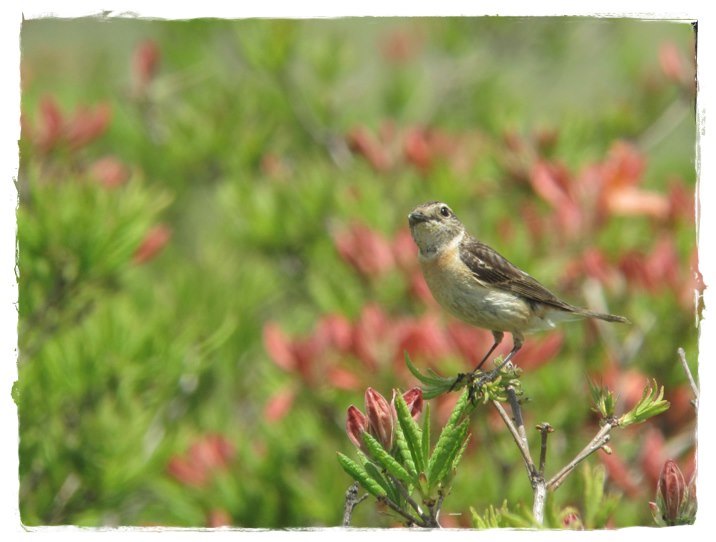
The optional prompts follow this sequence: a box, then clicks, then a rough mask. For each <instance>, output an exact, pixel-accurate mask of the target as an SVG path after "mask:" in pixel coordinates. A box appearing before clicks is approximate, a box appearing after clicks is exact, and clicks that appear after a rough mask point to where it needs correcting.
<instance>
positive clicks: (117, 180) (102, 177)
mask: <svg viewBox="0 0 716 542" xmlns="http://www.w3.org/2000/svg"><path fill="white" fill-rule="evenodd" d="M89 174H90V176H91V177H92V178H93V179H95V180H97V181H98V182H99V183H101V184H102V185H103V186H105V187H106V188H114V187H116V186H120V185H122V184H124V183H125V182H127V179H129V175H130V172H129V168H128V167H127V166H126V165H124V164H123V163H122V162H121V161H120V160H119V159H118V158H116V157H114V156H104V157H103V158H100V159H99V160H96V161H95V162H94V163H92V165H91V166H90V170H89Z"/></svg>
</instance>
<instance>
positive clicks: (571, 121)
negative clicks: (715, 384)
mask: <svg viewBox="0 0 716 542" xmlns="http://www.w3.org/2000/svg"><path fill="white" fill-rule="evenodd" d="M21 40H22V41H21V45H22V62H21V64H22V65H21V69H22V140H21V141H20V149H21V166H20V175H19V181H18V190H19V193H20V209H19V212H18V224H19V226H18V228H19V229H18V240H19V288H20V306H19V311H20V322H19V346H20V357H19V381H18V383H17V384H16V386H15V388H14V396H15V399H16V402H17V404H18V410H19V421H20V449H19V455H20V486H21V487H20V495H19V502H20V511H21V517H22V521H23V523H25V524H27V525H48V524H51V525H54V524H76V525H90V526H98V525H108V526H116V525H177V526H207V525H208V526H215V525H224V524H226V525H235V526H243V527H272V528H278V527H288V526H331V525H337V524H339V523H340V521H341V518H342V512H343V498H344V493H345V491H346V489H347V487H348V485H349V483H350V480H349V478H348V477H347V475H345V474H344V473H343V472H342V470H341V469H340V467H339V466H338V463H337V461H336V459H335V452H336V451H337V450H340V451H343V452H346V453H352V450H351V444H350V442H349V441H348V439H347V438H346V435H345V431H344V424H345V412H346V408H347V407H348V405H349V404H356V405H357V406H358V407H359V408H361V409H362V408H363V393H364V391H365V388H366V387H367V386H372V387H373V388H375V389H376V390H378V391H379V392H381V393H383V394H384V395H386V396H387V397H390V393H391V388H393V387H398V388H401V389H403V390H405V389H407V388H408V387H410V386H412V385H414V384H415V381H414V380H413V379H412V378H411V377H410V375H409V373H408V372H407V371H406V369H405V367H404V365H403V362H402V355H403V351H404V350H407V351H408V352H409V353H410V354H411V357H412V358H413V359H414V360H415V361H416V363H417V364H418V365H419V366H420V367H423V368H424V367H427V366H431V367H433V368H434V369H435V370H437V371H438V372H440V373H442V374H446V375H447V374H451V373H454V372H458V371H460V370H465V369H466V368H468V367H470V366H471V365H472V364H473V363H474V360H475V359H479V358H480V357H481V355H482V353H483V352H484V351H485V350H486V349H487V347H489V345H490V341H491V337H490V335H489V333H483V332H481V331H479V330H473V329H471V328H468V327H467V326H463V325H461V324H459V323H457V322H455V321H453V320H451V319H450V318H448V317H447V316H446V315H445V314H444V313H443V311H441V310H440V309H439V308H438V307H436V306H435V304H434V302H433V301H432V299H431V296H430V294H429V293H428V292H427V291H426V289H425V285H424V283H423V282H422V279H421V278H420V275H419V271H418V269H417V267H416V254H415V249H414V247H413V244H412V240H411V239H410V238H409V235H408V233H407V224H406V216H407V213H408V212H409V211H410V210H411V209H412V207H414V206H415V205H416V204H418V203H421V202H423V201H426V200H432V199H439V200H442V201H445V202H447V203H448V204H450V205H451V206H452V208H453V209H454V210H455V212H456V213H457V215H458V216H460V217H461V219H462V220H463V221H464V222H465V223H466V225H467V226H468V228H469V229H470V231H471V232H473V233H474V234H476V235H477V236H478V237H480V238H481V239H482V240H483V241H485V242H487V243H488V244H491V245H492V246H494V247H495V248H496V249H497V250H499V251H500V252H501V253H502V254H504V255H505V256H506V257H508V258H509V259H510V260H511V261H513V262H514V263H515V264H517V265H519V266H521V267H523V268H524V269H526V270H527V271H528V272H530V273H531V274H532V275H534V276H535V277H537V278H538V279H539V280H541V281H542V282H543V283H545V285H547V286H548V287H550V288H551V289H553V290H555V291H556V292H557V293H559V294H560V295H561V296H563V297H565V298H566V299H568V300H570V301H572V302H574V303H575V304H581V305H588V306H590V307H592V308H595V309H608V310H609V311H610V312H613V313H617V314H623V315H626V316H628V317H629V318H630V320H631V321H632V322H633V325H632V326H628V327H626V326H604V327H596V326H594V325H591V324H589V323H585V324H580V323H573V324H569V325H567V326H565V327H564V328H562V329H561V330H558V331H555V332H551V333H545V334H539V335H535V336H531V337H530V338H529V339H528V342H527V344H526V346H525V349H524V350H523V352H521V353H520V355H519V356H518V357H517V363H518V364H519V365H520V366H522V367H523V368H524V369H525V374H524V377H523V384H524V388H525V391H526V393H527V395H528V396H529V398H530V402H529V403H528V404H527V405H526V406H525V415H526V421H527V427H528V429H529V428H531V427H533V426H534V425H535V424H536V423H539V422H543V421H548V422H550V423H551V424H552V426H554V427H555V429H556V432H555V434H554V435H553V438H552V440H551V445H550V451H549V456H548V464H547V472H548V474H549V473H552V472H555V471H556V469H557V468H559V467H560V466H562V465H563V464H564V463H565V462H566V461H567V460H569V459H570V458H571V457H572V456H573V455H574V454H575V453H576V452H577V451H578V450H580V449H581V448H582V446H584V444H585V443H586V442H587V441H588V440H589V439H590V438H591V436H592V435H593V434H594V432H595V430H596V427H597V425H596V424H597V418H596V416H595V415H594V413H593V412H592V411H591V410H590V404H589V401H588V400H587V399H586V398H587V397H588V384H587V377H588V376H590V377H592V378H594V379H595V380H597V381H600V382H603V383H605V384H607V385H609V386H610V387H612V388H613V389H615V391H616V392H617V393H618V395H619V397H620V400H621V401H622V402H623V403H624V405H625V406H626V405H629V404H633V402H634V401H636V400H637V399H638V398H639V396H640V394H641V390H642V388H643V384H644V383H645V382H646V379H647V378H651V377H655V378H657V379H658V381H659V382H660V383H661V384H664V385H665V387H666V395H667V398H668V399H669V400H670V401H671V402H672V408H671V409H670V410H669V411H668V412H667V413H665V414H664V415H661V416H659V417H657V418H656V419H655V420H652V421H651V422H650V423H649V424H646V425H644V426H639V427H636V428H634V429H633V430H631V429H630V430H629V431H628V432H615V433H614V436H613V440H612V443H611V446H612V449H613V454H612V455H611V456H607V455H606V454H603V453H601V452H600V453H599V454H597V455H595V456H594V457H592V458H590V460H589V461H590V462H591V463H592V464H603V465H604V467H605V469H606V471H607V475H608V476H607V490H608V491H609V492H612V493H614V494H615V495H617V496H620V497H621V499H622V501H621V505H620V506H619V507H618V508H617V509H616V511H615V512H614V514H613V516H612V517H611V518H610V520H609V523H608V526H613V527H622V526H628V525H647V524H650V523H651V516H650V512H649V507H648V504H647V503H648V501H649V500H653V497H654V488H655V485H656V480H657V478H658V475H659V471H660V469H661V465H662V464H663V462H664V460H665V459H667V458H674V459H678V460H679V462H680V464H681V465H682V468H683V469H684V470H685V472H686V473H689V474H690V472H692V471H693V455H694V444H695V442H694V412H693V408H692V407H691V405H690V404H689V400H690V399H691V395H690V391H689V388H688V387H687V385H686V379H685V375H684V373H683V371H682V369H681V368H680V366H679V364H678V362H677V356H676V349H677V347H679V346H682V347H683V348H684V349H685V350H686V355H687V358H688V360H689V362H690V363H691V366H692V370H693V369H695V360H696V355H697V335H698V332H697V327H696V325H697V322H698V315H697V312H696V308H695V301H698V298H697V297H695V295H694V289H699V288H702V287H703V286H702V284H701V283H700V278H699V275H698V271H697V260H696V246H695V229H694V187H695V166H694V160H695V152H694V149H695V137H696V131H695V117H694V100H695V94H694V93H695V90H694V74H695V67H694V61H695V41H694V32H693V30H692V28H691V26H690V25H689V24H685V23H676V22H660V21H640V20H622V19H595V18H503V17H486V18H415V19H390V18H386V19H378V18H364V19H352V18H346V19H336V20H329V19H324V20H237V21H229V20H208V19H207V20H190V21H160V20H132V19H101V18H87V19H75V20H72V19H68V20H59V19H38V20H30V21H26V22H25V23H24V24H23V26H22V32H21ZM505 343H506V344H505V346H506V347H508V348H509V346H510V343H511V341H509V340H508V341H505ZM548 362H549V363H548ZM453 395H455V394H453ZM454 400H455V398H454V397H443V398H440V399H438V400H436V401H435V404H434V405H433V409H432V412H433V415H434V416H435V421H434V423H444V421H445V416H446V415H447V414H448V413H449V410H450V407H451V405H452V404H453V403H454ZM472 433H473V443H472V444H471V446H470V447H469V449H468V451H467V453H466V456H465V458H464V459H463V461H462V468H461V470H460V471H459V472H458V474H457V477H456V479H455V485H454V487H453V491H452V493H451V494H450V495H449V496H448V497H447V498H446V500H445V505H444V512H443V518H444V523H445V524H446V526H470V513H469V509H470V507H471V506H472V507H474V508H475V509H476V510H478V511H481V510H484V509H485V507H487V506H488V505H490V504H494V505H496V506H499V505H500V504H501V503H502V502H503V500H507V502H508V504H509V505H510V506H518V505H519V503H526V504H527V506H528V507H529V506H530V503H531V488H530V487H529V484H528V481H527V477H526V476H525V474H524V471H523V465H522V464H521V460H520V457H519V455H518V453H517V449H516V447H515V446H514V443H513V442H512V441H511V437H510V436H509V435H508V434H507V432H506V431H505V430H504V427H501V426H500V424H499V420H497V419H496V418H495V416H494V412H491V411H490V410H488V409H487V408H484V409H483V410H482V411H479V412H478V414H477V415H476V419H475V422H474V423H473V429H472ZM530 438H531V439H533V440H532V442H533V444H536V443H537V442H538V434H537V432H536V431H532V432H530ZM580 495H581V492H580V477H579V476H577V475H574V476H572V477H571V478H570V479H568V481H567V483H565V485H564V486H563V487H562V488H560V489H559V490H558V491H557V492H556V493H555V499H556V500H557V501H558V503H559V504H560V505H569V504H573V505H575V506H580V501H579V499H580ZM396 523H397V521H396V519H395V518H394V517H391V516H389V515H387V514H386V513H385V512H384V511H381V510H377V509H376V508H375V507H373V506H371V505H369V504H363V505H361V506H360V507H358V508H357V509H356V513H355V516H354V522H353V524H354V525H356V526H390V525H395V524H396Z"/></svg>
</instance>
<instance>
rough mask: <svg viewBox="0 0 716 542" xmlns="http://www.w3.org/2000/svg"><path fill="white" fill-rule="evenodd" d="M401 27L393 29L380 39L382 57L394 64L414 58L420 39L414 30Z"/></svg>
mask: <svg viewBox="0 0 716 542" xmlns="http://www.w3.org/2000/svg"><path fill="white" fill-rule="evenodd" d="M414 30H415V29H413V31H411V32H407V31H405V30H402V29H398V30H393V31H392V32H390V33H389V34H388V35H387V36H386V37H385V38H383V39H382V40H381V43H380V51H381V53H382V55H383V57H384V58H385V59H387V60H389V61H391V62H394V63H396V64H403V63H405V62H407V61H409V60H410V59H411V58H414V57H415V55H416V54H417V53H418V51H419V49H420V45H421V41H422V40H421V39H420V38H419V36H418V34H416V33H415V32H414Z"/></svg>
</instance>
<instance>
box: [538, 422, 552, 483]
mask: <svg viewBox="0 0 716 542" xmlns="http://www.w3.org/2000/svg"><path fill="white" fill-rule="evenodd" d="M537 430H538V431H539V432H540V434H541V436H542V440H541V442H540V449H539V473H540V474H541V475H542V476H544V464H545V462H546V460H547V437H548V436H549V434H550V433H552V432H553V431H554V429H553V428H552V426H551V425H550V424H548V423H547V422H544V423H541V424H539V425H538V426H537Z"/></svg>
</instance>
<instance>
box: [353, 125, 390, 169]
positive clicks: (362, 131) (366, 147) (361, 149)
mask: <svg viewBox="0 0 716 542" xmlns="http://www.w3.org/2000/svg"><path fill="white" fill-rule="evenodd" d="M346 139H347V143H348V148H349V149H351V150H352V151H353V152H355V153H356V154H359V155H361V156H363V158H365V159H366V160H367V161H368V163H369V164H370V165H371V166H372V167H373V169H374V170H375V171H378V172H383V171H387V170H388V169H390V167H391V163H390V162H391V161H390V158H389V156H388V153H387V152H386V151H385V149H384V148H383V146H382V145H381V143H380V142H379V141H378V140H377V139H376V138H375V137H374V136H373V134H371V133H370V132H369V131H368V129H367V128H365V127H364V126H358V127H356V128H353V129H352V130H351V131H350V132H348V135H347V136H346Z"/></svg>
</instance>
